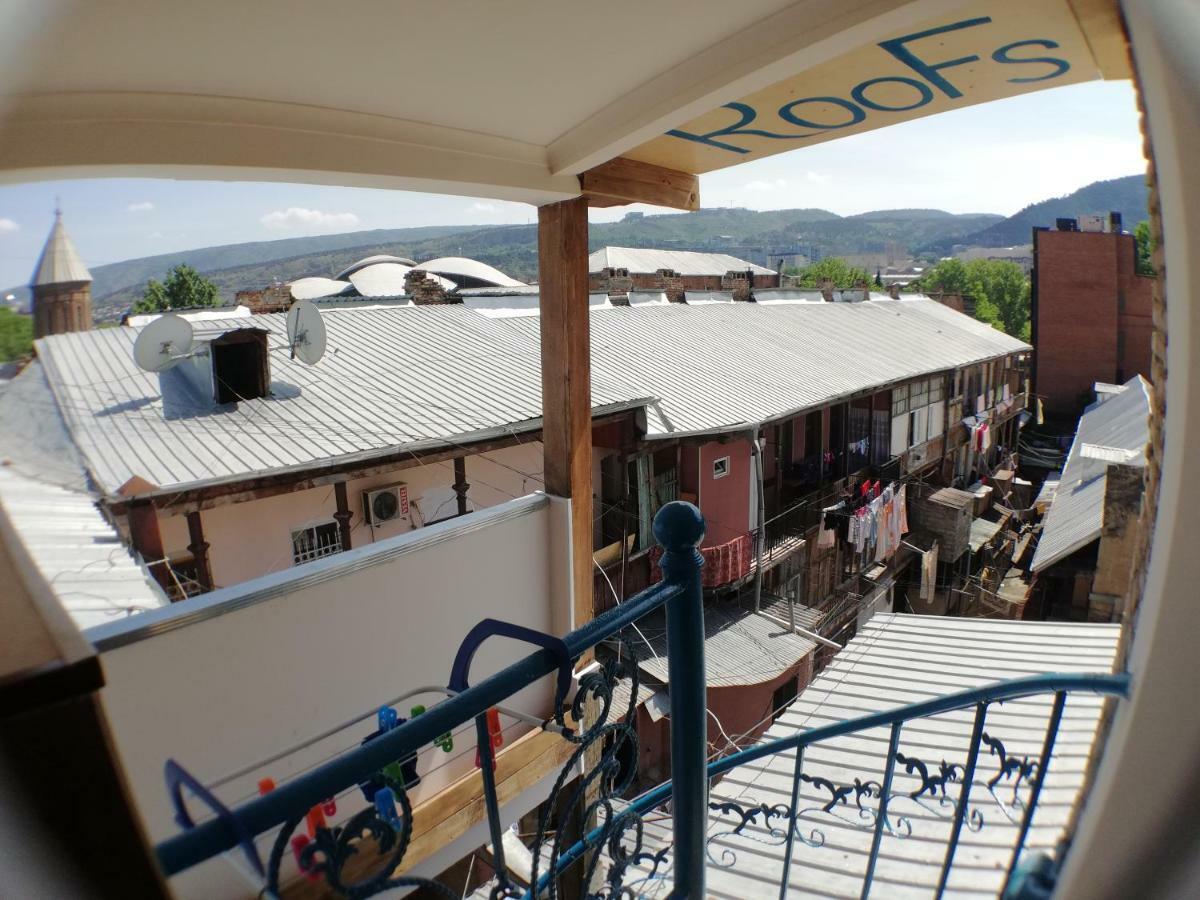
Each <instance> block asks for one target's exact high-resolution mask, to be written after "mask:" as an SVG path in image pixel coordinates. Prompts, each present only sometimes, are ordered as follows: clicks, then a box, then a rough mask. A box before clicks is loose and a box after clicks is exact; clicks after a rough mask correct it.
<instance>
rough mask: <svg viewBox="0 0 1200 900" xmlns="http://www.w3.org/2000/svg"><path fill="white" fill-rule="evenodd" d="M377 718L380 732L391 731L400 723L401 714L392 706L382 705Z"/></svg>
mask: <svg viewBox="0 0 1200 900" xmlns="http://www.w3.org/2000/svg"><path fill="white" fill-rule="evenodd" d="M377 719H378V723H379V730H380V732H386V731H391V730H392V729H393V728H395V727H396V725H397V724H398V721H399V719H400V714H399V713H398V712H396V711H395V710H394V709H392V708H391V707H390V706H381V707H379V715H378V717H377Z"/></svg>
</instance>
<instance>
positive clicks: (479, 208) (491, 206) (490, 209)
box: [467, 201, 500, 214]
mask: <svg viewBox="0 0 1200 900" xmlns="http://www.w3.org/2000/svg"><path fill="white" fill-rule="evenodd" d="M467 212H474V213H488V214H491V213H498V212H500V207H498V206H497V205H496V204H495V203H485V202H482V201H476V202H475V203H472V204H471V205H470V206H468V207H467Z"/></svg>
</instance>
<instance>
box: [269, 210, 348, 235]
mask: <svg viewBox="0 0 1200 900" xmlns="http://www.w3.org/2000/svg"><path fill="white" fill-rule="evenodd" d="M259 221H260V222H262V224H263V225H265V226H266V227H267V228H270V229H272V230H275V231H293V230H308V231H337V230H338V229H341V228H350V227H353V226H355V225H357V224H358V216H356V215H355V214H354V213H351V212H342V213H330V212H322V211H321V210H319V209H306V208H305V207H303V206H289V207H288V208H287V209H277V210H274V211H273V212H269V213H267V214H266V215H265V216H263V217H262V218H261V219H259Z"/></svg>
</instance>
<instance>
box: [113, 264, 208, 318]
mask: <svg viewBox="0 0 1200 900" xmlns="http://www.w3.org/2000/svg"><path fill="white" fill-rule="evenodd" d="M220 305H221V294H220V291H219V290H218V289H217V286H216V285H215V284H213V283H212V282H211V281H209V280H208V279H207V278H205V277H204V276H203V275H201V274H200V273H199V272H197V271H196V270H195V269H193V268H192V267H191V266H189V265H187V264H186V263H180V264H179V265H177V266H176V267H175V268H173V269H172V270H171V271H170V272H168V273H167V278H166V281H157V280H155V279H153V278H151V279H150V280H149V281H148V282H147V283H146V290H145V292H144V293H143V294H142V299H141V300H139V301H138V302H137V303H135V304H134V305H133V311H134V312H135V313H152V312H164V311H166V310H168V309H191V308H194V307H198V306H220Z"/></svg>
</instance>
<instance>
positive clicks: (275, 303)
mask: <svg viewBox="0 0 1200 900" xmlns="http://www.w3.org/2000/svg"><path fill="white" fill-rule="evenodd" d="M234 302H235V303H237V304H238V306H245V307H246V308H247V309H249V310H250V312H252V313H254V314H255V315H259V314H261V313H274V312H286V311H287V309H288V308H289V307H290V306H291V305H292V290H291V288H290V287H289V286H288V285H286V284H273V285H270V286H269V287H265V288H263V289H262V290H261V291H238V292H237V293H236V294H235V295H234Z"/></svg>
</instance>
